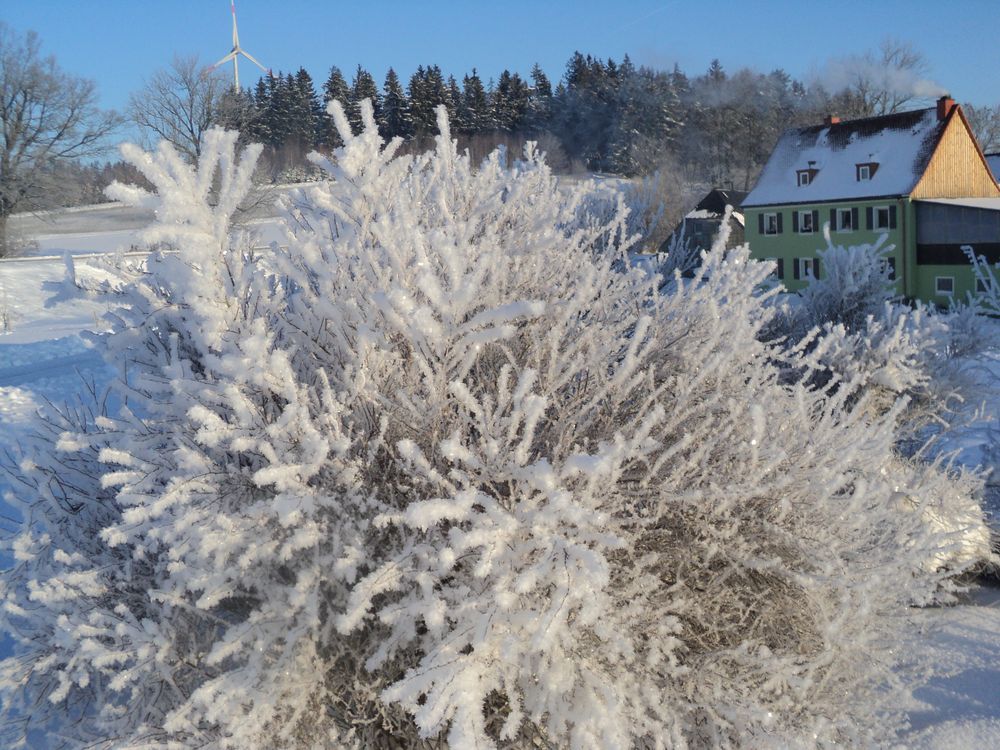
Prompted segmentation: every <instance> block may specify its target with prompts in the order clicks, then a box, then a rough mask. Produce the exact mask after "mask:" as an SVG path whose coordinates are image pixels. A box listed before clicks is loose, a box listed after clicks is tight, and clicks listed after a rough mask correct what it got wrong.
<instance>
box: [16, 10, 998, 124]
mask: <svg viewBox="0 0 1000 750" xmlns="http://www.w3.org/2000/svg"><path fill="white" fill-rule="evenodd" d="M236 10H237V15H238V18H239V28H240V42H241V45H242V46H243V47H244V48H245V49H246V50H248V51H249V52H250V53H251V54H253V55H254V56H255V57H257V59H259V60H260V61H261V62H263V63H264V65H267V66H269V67H271V68H272V69H274V70H275V71H278V70H282V71H289V70H296V69H297V68H298V67H299V66H304V67H305V68H306V70H308V71H309V72H310V74H311V75H312V76H313V78H314V79H315V80H316V83H317V85H319V84H320V83H322V81H324V80H325V79H326V76H327V74H328V72H329V69H330V66H331V65H337V66H339V67H340V68H341V69H342V70H343V71H344V73H345V75H347V77H348V80H350V78H351V75H352V73H353V71H354V70H355V68H356V66H357V65H358V64H359V63H361V64H362V65H364V66H365V67H366V68H368V70H370V71H371V72H372V73H373V74H374V75H375V77H376V79H377V80H378V81H379V83H381V82H382V80H383V77H384V75H385V72H386V70H387V69H388V68H389V67H390V66H392V67H394V68H395V69H396V72H397V73H399V74H400V77H401V78H402V79H403V81H404V84H405V82H406V81H407V80H408V78H409V76H410V74H411V73H412V72H413V70H414V69H415V68H416V67H417V65H419V64H428V63H436V64H438V65H440V66H441V68H442V70H443V71H444V72H445V74H446V75H447V74H449V73H451V74H454V75H455V76H456V78H458V79H459V80H461V77H462V75H463V74H464V73H466V72H467V71H469V70H471V69H472V67H473V66H475V67H477V68H478V69H479V72H480V75H482V77H483V79H484V80H487V79H489V78H491V77H496V76H497V75H498V74H499V73H500V71H502V70H503V69H504V68H509V69H510V70H512V71H518V72H520V73H522V74H523V75H526V74H527V73H528V71H529V70H530V69H531V66H532V64H533V63H534V62H536V61H537V62H538V63H540V64H541V66H542V68H543V69H544V70H545V71H546V73H548V74H549V76H550V78H552V79H553V81H555V80H557V79H558V78H559V77H560V76H561V75H562V73H563V70H564V68H565V64H566V61H567V60H568V59H569V57H570V55H571V54H572V53H573V51H574V50H580V51H581V52H584V53H590V54H593V55H596V56H599V57H602V58H606V57H613V58H615V59H616V60H620V59H621V57H622V56H623V55H624V54H626V53H628V54H629V55H631V57H632V59H633V61H634V62H635V63H637V64H646V65H650V66H653V67H661V68H670V67H672V66H673V64H674V63H675V62H676V63H679V64H680V66H681V68H682V69H683V70H684V71H685V72H686V73H688V74H689V75H694V74H698V73H701V72H703V71H704V70H705V69H706V68H707V67H708V64H709V62H710V61H711V59H712V58H713V57H718V58H719V59H720V60H721V61H722V64H723V66H724V67H725V68H726V69H727V70H729V71H734V70H736V69H738V68H739V67H741V66H751V67H753V68H756V69H758V70H762V71H768V70H772V69H774V68H777V67H781V68H784V69H785V70H786V71H787V72H789V73H790V74H791V75H792V76H794V77H796V78H799V79H803V80H808V79H810V77H811V76H814V75H816V74H817V72H818V71H820V70H822V69H823V67H824V65H825V64H826V62H827V61H828V60H829V59H831V58H835V57H842V56H845V55H850V54H858V53H862V52H864V51H865V50H868V49H873V48H875V47H876V46H877V45H878V44H879V42H880V41H881V40H882V39H884V38H885V37H886V36H892V37H894V38H897V39H900V40H903V41H906V42H909V43H911V44H912V45H913V46H914V47H916V48H917V49H918V50H919V51H921V52H922V53H923V54H924V56H925V57H926V58H927V61H928V63H929V70H928V72H927V77H928V78H930V79H931V80H932V81H934V82H936V83H938V84H940V86H942V87H943V88H944V89H947V90H949V91H950V92H951V93H952V95H953V96H954V97H955V98H956V99H958V100H959V101H963V102H964V101H971V102H972V103H973V104H996V103H998V102H1000V74H998V71H1000V44H998V41H997V40H998V38H1000V34H998V32H1000V5H998V4H997V2H996V0H965V1H964V2H963V1H960V0H949V1H946V2H945V1H942V0H907V1H904V0H867V1H865V2H856V1H855V0H839V1H838V2H837V3H836V4H832V3H825V2H822V3H821V2H814V1H813V0H799V2H777V1H776V0H775V1H772V2H751V1H750V0H743V1H742V2H728V1H726V0H715V2H654V1H653V0H649V1H647V0H632V1H629V0H623V1H620V2H611V1H610V0H605V1H604V2H592V1H591V0H576V2H573V1H572V0H551V1H548V2H546V1H545V0H535V1H534V2H531V1H529V0H503V2H478V1H476V0H466V1H465V2H437V1H435V0H422V1H420V2H417V1H411V2H397V1H396V0H375V1H372V0H369V1H368V2H365V1H364V0H362V1H361V2H359V1H358V0H354V2H343V3H332V2H324V1H323V0H312V1H311V2H302V1H300V0H270V1H269V2H265V1H264V0H237V4H236ZM0 20H3V21H5V22H6V23H8V24H9V25H10V26H12V27H13V28H14V29H16V30H17V31H21V32H23V31H26V30H28V29H34V30H35V31H37V32H38V33H39V35H40V37H41V40H42V44H43V50H44V51H45V52H46V53H50V54H54V55H55V56H56V58H57V60H58V61H59V63H60V65H62V66H63V68H65V69H67V70H69V71H71V72H73V73H75V74H77V75H81V76H85V77H88V78H92V79H94V80H95V81H96V82H97V84H98V89H99V91H100V94H101V99H102V103H103V105H104V106H106V107H115V108H119V109H120V108H122V107H123V106H124V105H125V103H126V101H127V100H128V95H129V93H130V92H131V91H134V90H136V89H137V88H139V87H140V86H141V84H142V81H143V79H144V78H148V77H149V75H150V74H151V73H153V72H154V71H155V70H156V69H157V68H162V67H166V66H167V65H169V63H170V61H171V58H172V56H173V55H174V54H175V53H178V54H182V55H189V54H197V55H198V56H199V57H200V58H201V59H202V60H203V61H205V62H214V61H215V60H217V59H218V58H220V57H222V56H223V55H225V54H226V53H227V52H228V51H229V48H230V46H231V40H230V33H231V26H230V14H229V2H228V0H131V1H130V2H124V1H122V0H87V1H86V2H83V1H81V0H75V1H71V0H2V6H0ZM240 68H241V70H240V72H241V80H242V81H243V82H244V84H245V85H246V84H252V83H253V82H255V81H256V79H257V75H256V72H255V69H253V68H251V66H249V64H244V65H241V66H240ZM230 70H231V68H230Z"/></svg>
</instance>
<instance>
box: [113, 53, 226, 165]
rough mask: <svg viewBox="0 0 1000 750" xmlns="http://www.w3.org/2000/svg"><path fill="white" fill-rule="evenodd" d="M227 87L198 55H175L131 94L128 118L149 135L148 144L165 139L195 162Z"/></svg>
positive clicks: (214, 120)
mask: <svg viewBox="0 0 1000 750" xmlns="http://www.w3.org/2000/svg"><path fill="white" fill-rule="evenodd" d="M226 87H227V84H226V82H225V81H224V80H222V78H221V77H220V76H218V75H214V74H212V73H211V72H210V70H209V68H207V67H205V66H203V65H201V64H200V63H199V61H198V58H197V56H190V57H180V56H175V57H174V60H173V62H172V63H171V64H170V67H169V68H168V69H166V70H158V71H156V72H155V73H154V74H153V77H152V78H150V79H149V81H147V82H146V83H145V85H144V86H143V88H142V89H140V90H139V91H137V92H136V93H134V94H132V96H131V97H129V105H128V115H129V119H131V120H132V122H134V123H135V124H136V125H138V126H139V127H140V128H141V129H142V131H143V133H144V134H145V135H146V136H147V137H149V140H150V141H151V143H150V144H149V145H155V142H156V141H159V140H165V141H167V142H168V143H170V144H171V145H172V146H173V147H174V148H176V149H177V150H178V151H179V152H181V153H182V154H183V155H184V156H185V158H186V159H187V160H188V161H191V162H195V161H197V160H198V157H199V156H200V155H201V143H202V138H203V137H204V135H205V131H206V130H208V129H209V128H210V127H211V126H212V125H213V124H215V122H216V119H217V117H218V114H219V106H220V103H221V100H222V97H223V94H224V93H225V91H226Z"/></svg>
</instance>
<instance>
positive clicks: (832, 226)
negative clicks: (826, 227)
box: [830, 208, 837, 232]
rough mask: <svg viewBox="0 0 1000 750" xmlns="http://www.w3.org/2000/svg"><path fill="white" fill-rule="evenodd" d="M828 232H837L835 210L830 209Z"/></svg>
mask: <svg viewBox="0 0 1000 750" xmlns="http://www.w3.org/2000/svg"><path fill="white" fill-rule="evenodd" d="M830 231H831V232H836V231H837V209H835V208H831V209H830Z"/></svg>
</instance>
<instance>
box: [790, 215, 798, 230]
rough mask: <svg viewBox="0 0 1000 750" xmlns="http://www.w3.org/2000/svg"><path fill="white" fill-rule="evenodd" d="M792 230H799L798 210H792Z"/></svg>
mask: <svg viewBox="0 0 1000 750" xmlns="http://www.w3.org/2000/svg"><path fill="white" fill-rule="evenodd" d="M792 231H793V232H798V231H799V212H798V211H792Z"/></svg>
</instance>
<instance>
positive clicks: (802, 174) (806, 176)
mask: <svg viewBox="0 0 1000 750" xmlns="http://www.w3.org/2000/svg"><path fill="white" fill-rule="evenodd" d="M796 174H797V175H798V178H799V187H802V186H803V185H808V184H809V183H810V182H812V172H810V171H809V170H808V169H801V170H799V171H798V172H796Z"/></svg>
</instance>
